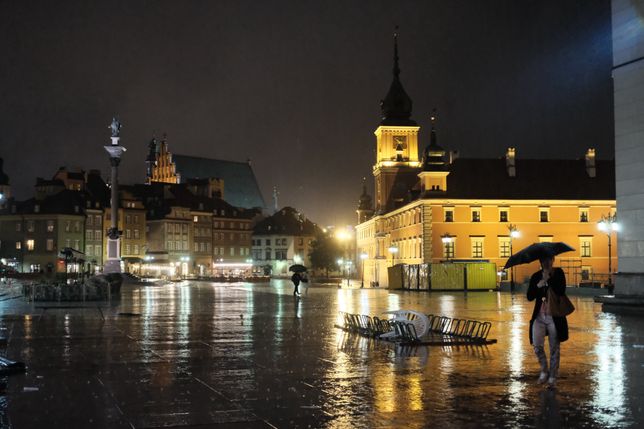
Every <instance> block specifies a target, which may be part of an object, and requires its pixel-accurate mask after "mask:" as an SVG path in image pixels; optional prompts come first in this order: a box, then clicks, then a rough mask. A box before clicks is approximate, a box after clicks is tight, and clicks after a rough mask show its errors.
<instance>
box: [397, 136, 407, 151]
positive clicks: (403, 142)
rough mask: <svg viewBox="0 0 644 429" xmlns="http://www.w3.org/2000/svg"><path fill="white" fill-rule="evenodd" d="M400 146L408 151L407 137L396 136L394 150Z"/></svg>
mask: <svg viewBox="0 0 644 429" xmlns="http://www.w3.org/2000/svg"><path fill="white" fill-rule="evenodd" d="M399 144H400V146H401V147H402V148H403V149H407V136H394V149H396V148H397V147H398V145H399Z"/></svg>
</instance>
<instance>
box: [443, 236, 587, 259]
mask: <svg viewBox="0 0 644 429" xmlns="http://www.w3.org/2000/svg"><path fill="white" fill-rule="evenodd" d="M498 240H499V243H498V245H499V247H498V255H499V256H498V257H499V258H509V257H510V255H511V254H512V249H511V243H510V238H509V237H499V239H498ZM541 241H552V238H551V237H548V238H547V239H545V238H542V240H541ZM483 243H484V238H483V237H470V257H472V258H483V257H484V251H483V249H484V247H483ZM455 248H456V243H455V238H454V237H452V241H450V242H446V243H443V257H444V258H447V259H449V258H453V257H454V254H455ZM488 256H489V255H488ZM579 256H580V257H582V258H590V257H591V256H592V237H580V238H579Z"/></svg>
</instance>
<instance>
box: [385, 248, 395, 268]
mask: <svg viewBox="0 0 644 429" xmlns="http://www.w3.org/2000/svg"><path fill="white" fill-rule="evenodd" d="M387 250H389V253H391V266H392V267H393V266H394V262H395V260H396V253H398V248H397V247H396V246H389V249H387Z"/></svg>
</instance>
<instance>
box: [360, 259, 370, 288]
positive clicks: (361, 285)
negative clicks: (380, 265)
mask: <svg viewBox="0 0 644 429" xmlns="http://www.w3.org/2000/svg"><path fill="white" fill-rule="evenodd" d="M368 257H369V255H367V254H366V253H364V252H363V253H361V254H360V263H361V264H362V279H361V280H360V289H362V288H363V287H364V261H365V259H367V258H368Z"/></svg>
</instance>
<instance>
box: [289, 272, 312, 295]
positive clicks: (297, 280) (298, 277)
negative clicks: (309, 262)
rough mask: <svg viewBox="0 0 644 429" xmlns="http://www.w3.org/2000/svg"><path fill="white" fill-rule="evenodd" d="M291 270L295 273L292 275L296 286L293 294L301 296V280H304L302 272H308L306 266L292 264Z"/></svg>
mask: <svg viewBox="0 0 644 429" xmlns="http://www.w3.org/2000/svg"><path fill="white" fill-rule="evenodd" d="M289 271H293V275H292V276H291V281H292V282H293V286H294V289H293V296H300V290H299V287H300V282H301V281H302V273H304V272H306V267H305V266H304V265H300V264H295V265H291V267H290V268H289ZM307 281H308V280H307Z"/></svg>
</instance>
